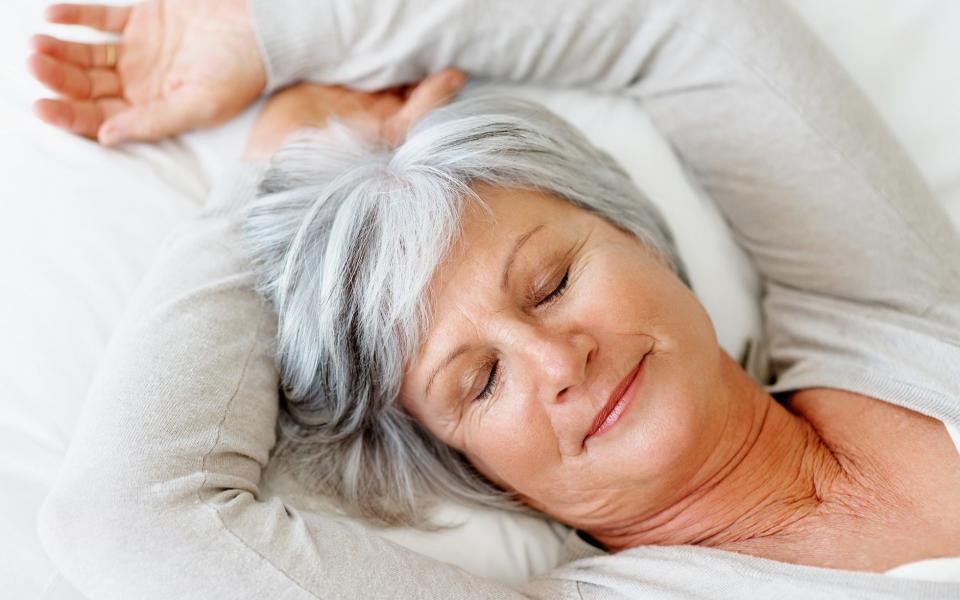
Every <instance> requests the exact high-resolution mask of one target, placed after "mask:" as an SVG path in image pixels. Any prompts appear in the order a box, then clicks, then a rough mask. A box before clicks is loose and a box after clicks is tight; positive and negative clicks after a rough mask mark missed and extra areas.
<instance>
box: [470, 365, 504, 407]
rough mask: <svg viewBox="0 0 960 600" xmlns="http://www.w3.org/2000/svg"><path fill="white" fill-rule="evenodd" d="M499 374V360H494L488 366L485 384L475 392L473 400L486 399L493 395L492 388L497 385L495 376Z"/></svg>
mask: <svg viewBox="0 0 960 600" xmlns="http://www.w3.org/2000/svg"><path fill="white" fill-rule="evenodd" d="M499 374H500V361H499V360H498V361H495V362H494V363H493V365H491V367H490V376H489V377H487V385H485V386H484V387H483V390H481V391H480V393H479V394H477V397H476V398H474V400H475V401H476V400H486V399H487V398H489V397H490V396H492V395H493V390H495V389H496V387H497V377H498V375H499Z"/></svg>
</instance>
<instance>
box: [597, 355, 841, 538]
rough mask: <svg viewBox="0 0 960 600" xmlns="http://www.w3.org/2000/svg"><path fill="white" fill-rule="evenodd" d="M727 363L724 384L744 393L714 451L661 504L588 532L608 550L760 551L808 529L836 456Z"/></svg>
mask: <svg viewBox="0 0 960 600" xmlns="http://www.w3.org/2000/svg"><path fill="white" fill-rule="evenodd" d="M734 366H736V365H735V363H734ZM730 371H731V372H730V373H729V375H730V376H731V377H732V379H731V380H730V381H729V383H730V385H729V386H728V387H727V389H728V390H729V391H730V392H731V393H736V394H746V395H747V397H748V398H749V400H748V401H746V402H743V401H741V402H740V403H739V406H741V407H743V409H742V411H741V412H740V413H739V414H737V413H732V414H731V415H730V418H729V419H728V422H727V424H726V425H725V428H724V432H723V436H722V438H721V439H722V440H726V443H725V445H724V446H718V452H717V453H716V455H715V456H717V459H716V460H713V461H708V462H707V463H705V464H704V466H703V468H702V469H701V471H700V472H699V473H698V475H697V476H695V477H694V478H693V479H692V480H693V481H695V482H696V483H694V484H693V487H692V489H691V490H690V491H689V492H688V493H686V494H685V495H683V496H682V497H680V498H679V499H677V500H674V501H672V502H671V503H670V504H669V506H667V507H665V508H664V509H662V510H660V511H658V512H655V513H653V514H651V513H649V512H648V513H646V515H645V516H644V517H642V518H641V519H638V520H637V521H636V522H633V523H630V524H629V525H627V526H625V527H622V528H618V529H619V531H616V532H613V531H610V532H602V531H591V532H589V534H590V535H591V536H592V537H593V538H595V539H596V540H597V541H598V542H600V543H601V544H602V545H603V546H604V547H605V548H606V549H607V550H608V551H610V552H617V551H619V550H623V549H626V548H630V547H634V546H639V545H701V546H708V547H713V548H718V549H723V550H732V551H739V552H746V553H748V554H756V555H763V551H764V549H765V548H767V547H770V546H773V545H781V546H782V545H783V544H787V543H789V544H792V543H798V542H799V541H800V540H802V539H803V538H805V537H806V536H807V533H808V532H809V531H810V530H811V529H812V525H813V524H814V522H815V521H816V517H817V515H819V514H821V512H822V511H823V509H824V505H825V503H826V502H827V501H828V499H829V497H830V491H831V489H832V488H833V487H834V485H835V483H836V482H837V481H838V480H840V479H841V478H843V477H844V476H845V473H844V470H843V468H842V467H841V464H840V462H839V461H838V460H837V457H836V456H835V455H834V454H833V452H832V450H831V449H830V447H829V446H828V445H827V444H826V442H825V441H824V440H823V439H822V438H821V437H820V435H819V433H818V432H817V430H816V429H815V428H814V427H813V425H812V424H811V423H809V422H808V421H807V420H806V419H804V418H803V417H802V416H799V415H795V414H793V413H791V412H789V411H788V410H787V409H786V408H784V407H783V406H782V405H780V404H779V403H777V402H776V401H775V400H774V399H773V398H772V397H771V396H770V395H769V394H768V393H766V391H765V390H763V389H762V388H761V387H760V386H759V385H757V384H756V383H755V382H753V380H752V379H750V378H749V376H748V375H746V373H742V371H741V372H740V373H742V377H741V375H740V373H738V372H736V371H733V370H730ZM740 397H741V398H742V397H743V396H740ZM697 480H699V481H697Z"/></svg>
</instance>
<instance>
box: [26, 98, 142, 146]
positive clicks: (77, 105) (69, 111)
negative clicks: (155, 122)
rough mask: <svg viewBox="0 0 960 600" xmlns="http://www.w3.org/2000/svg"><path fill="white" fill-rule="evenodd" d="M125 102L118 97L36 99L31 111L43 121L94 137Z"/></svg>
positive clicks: (123, 108)
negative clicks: (100, 98)
mask: <svg viewBox="0 0 960 600" xmlns="http://www.w3.org/2000/svg"><path fill="white" fill-rule="evenodd" d="M127 106H128V105H127V103H126V102H125V101H123V100H121V99H119V98H104V99H102V100H49V99H43V100H37V101H36V102H35V103H34V105H33V113H34V114H35V115H37V117H39V118H40V120H42V121H44V122H45V123H49V124H50V125H53V126H54V127H59V128H60V129H65V130H66V131H69V132H70V133H75V134H77V135H82V136H85V137H88V138H93V139H96V137H97V131H98V130H99V129H100V126H101V125H102V124H103V122H104V121H106V120H107V119H109V118H111V117H113V116H115V115H117V114H119V113H121V112H123V111H124V110H126V108H127Z"/></svg>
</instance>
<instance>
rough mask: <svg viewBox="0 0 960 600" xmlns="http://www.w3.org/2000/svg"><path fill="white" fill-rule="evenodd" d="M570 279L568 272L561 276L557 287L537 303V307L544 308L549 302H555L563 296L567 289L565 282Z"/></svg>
mask: <svg viewBox="0 0 960 600" xmlns="http://www.w3.org/2000/svg"><path fill="white" fill-rule="evenodd" d="M569 278H570V271H569V270H568V271H567V272H566V273H564V274H563V279H561V280H560V283H558V284H557V287H555V288H554V289H553V291H552V292H550V293H549V294H547V295H546V296H545V297H544V298H543V299H542V300H540V302H537V306H544V305H547V304H550V303H551V302H554V301H556V300H557V299H559V298H560V296H563V292H565V291H566V289H567V280H568V279H569Z"/></svg>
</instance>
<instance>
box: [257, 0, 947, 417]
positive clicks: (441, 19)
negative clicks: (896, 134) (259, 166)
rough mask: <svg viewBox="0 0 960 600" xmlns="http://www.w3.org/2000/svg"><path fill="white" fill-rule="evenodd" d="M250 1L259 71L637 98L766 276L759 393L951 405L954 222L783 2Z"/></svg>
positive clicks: (362, 82)
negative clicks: (453, 73) (818, 390)
mask: <svg viewBox="0 0 960 600" xmlns="http://www.w3.org/2000/svg"><path fill="white" fill-rule="evenodd" d="M285 2H286V3H288V4H290V8H289V10H283V9H281V8H279V7H280V6H283V5H284V4H285ZM250 5H251V9H252V11H253V14H254V18H255V22H256V24H257V25H256V29H257V33H258V39H259V43H260V44H261V49H262V52H263V55H264V57H265V62H266V65H267V70H268V74H269V85H270V86H271V87H276V86H279V85H283V84H285V83H288V82H290V81H293V80H295V79H298V78H308V79H312V80H316V81H336V82H340V83H350V84H353V85H356V86H360V87H368V88H373V87H382V86H387V85H394V84H397V83H400V82H404V81H410V80H413V79H417V78H419V77H422V76H423V75H425V74H426V73H428V72H431V71H434V70H437V69H440V68H443V67H447V66H457V67H460V68H462V69H464V70H466V71H467V72H469V73H470V74H472V75H475V76H482V77H488V78H493V79H500V80H510V81H530V82H538V83H541V84H553V85H558V86H585V87H590V88H593V89H596V90H601V91H617V92H620V93H624V94H629V95H631V96H633V97H635V98H637V99H638V101H640V102H641V103H642V104H643V105H644V107H645V109H646V110H647V111H648V113H649V114H650V115H651V117H652V118H653V120H654V122H655V124H656V125H657V127H658V128H659V129H660V130H661V132H662V133H663V134H664V135H665V136H666V137H667V139H668V140H669V141H670V143H671V144H672V145H673V147H674V148H675V149H676V151H677V152H678V154H679V155H680V157H681V159H682V160H683V162H684V163H685V164H686V165H687V167H688V168H689V170H690V171H691V173H692V175H693V176H695V177H697V178H698V179H699V180H700V182H701V183H702V184H703V186H704V187H705V189H706V190H707V192H708V193H709V195H710V196H711V197H712V198H713V199H714V201H715V202H716V203H717V205H718V207H719V208H720V210H721V211H722V213H723V214H724V215H725V217H726V219H727V221H728V223H729V225H730V226H731V229H732V230H733V233H734V235H735V237H736V239H737V241H738V243H739V244H740V245H741V246H742V247H743V248H744V249H745V250H746V251H747V253H748V254H749V256H750V257H751V259H752V261H753V264H754V265H755V267H756V268H757V269H758V271H759V272H760V274H761V276H762V277H763V282H764V288H763V294H764V295H763V316H764V320H765V331H766V334H767V336H766V337H767V339H766V340H765V342H766V343H765V346H766V350H767V353H768V361H769V371H770V375H771V379H770V381H768V382H766V383H769V384H770V387H769V389H770V391H772V392H787V391H789V390H795V389H801V388H807V387H821V386H822V387H838V388H843V389H849V390H851V391H857V392H860V393H863V394H866V395H870V396H873V397H878V398H882V399H886V400H890V401H894V402H897V403H900V404H903V405H906V406H908V407H910V408H912V409H914V410H917V411H920V412H923V413H925V414H928V415H930V416H934V417H937V418H941V419H945V420H948V421H953V422H955V423H958V422H960V400H958V398H960V239H958V234H957V232H956V231H955V230H954V229H953V227H952V225H951V224H950V221H949V218H948V217H947V215H946V213H945V211H944V210H943V208H942V207H941V206H940V205H939V204H938V203H937V202H936V201H935V200H934V199H933V198H932V197H931V195H930V192H929V190H928V189H927V187H926V185H925V183H924V182H923V180H922V179H921V177H920V175H919V173H918V171H917V169H916V167H915V166H914V165H913V164H912V162H911V161H910V159H909V158H908V157H907V156H906V155H905V154H904V152H903V150H902V149H901V147H900V145H899V144H898V143H897V142H896V140H894V139H893V137H892V135H891V134H890V133H889V131H888V130H887V128H886V127H885V126H884V124H883V123H882V121H881V119H880V117H879V116H878V115H877V113H876V112H875V110H874V109H873V108H872V107H871V106H870V104H869V102H868V101H867V100H866V99H865V98H864V97H863V95H862V94H861V93H860V91H859V90H858V89H857V88H856V87H855V86H854V84H853V83H852V82H851V80H850V78H849V77H848V76H847V75H846V73H844V72H843V70H842V69H841V68H840V67H839V66H838V65H837V64H836V62H835V61H834V59H833V58H832V57H831V56H829V54H828V53H827V52H826V50H825V49H824V48H823V47H822V46H821V44H820V43H819V42H818V41H817V40H816V39H815V37H814V36H813V34H812V33H811V32H810V31H808V30H807V29H806V27H805V26H804V25H803V24H802V23H801V22H800V20H799V19H798V18H797V17H796V16H795V15H793V14H792V13H791V12H790V11H789V10H788V9H786V8H785V7H784V6H782V5H781V4H779V3H778V2H776V1H771V0H711V1H709V2H706V1H697V0H605V1H603V2H599V1H584V0H556V1H555V2H552V3H551V4H550V7H551V8H550V9H549V10H543V9H542V8H543V7H534V6H533V5H532V4H531V3H527V2H517V1H516V0H483V1H480V0H444V1H443V2H436V1H434V0H378V1H376V2H373V1H362V0H361V1H356V0H346V1H336V0H327V1H324V2H298V1H296V0H269V1H268V0H251V4H250ZM294 6H295V7H296V9H294ZM294 12H296V13H297V14H299V15H303V17H302V18H298V19H291V18H289V16H288V14H289V13H294Z"/></svg>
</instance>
